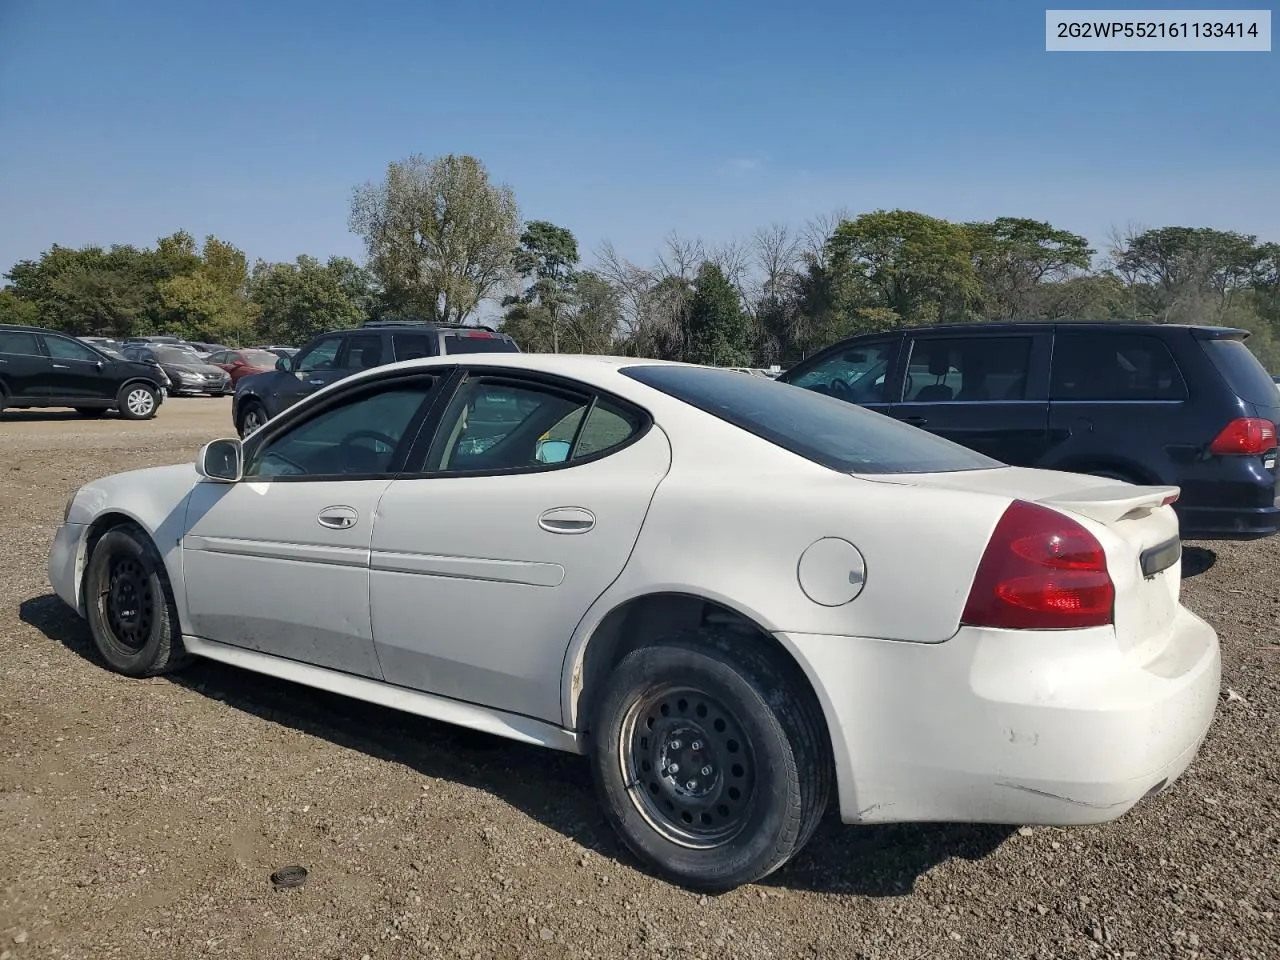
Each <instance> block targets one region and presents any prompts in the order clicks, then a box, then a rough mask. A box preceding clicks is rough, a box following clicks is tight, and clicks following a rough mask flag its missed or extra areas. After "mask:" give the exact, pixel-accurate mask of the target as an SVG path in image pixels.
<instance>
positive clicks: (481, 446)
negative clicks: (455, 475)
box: [426, 377, 590, 473]
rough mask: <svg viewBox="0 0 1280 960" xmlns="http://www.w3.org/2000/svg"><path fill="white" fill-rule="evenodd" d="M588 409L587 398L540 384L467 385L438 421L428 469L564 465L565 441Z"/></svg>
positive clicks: (483, 381)
mask: <svg viewBox="0 0 1280 960" xmlns="http://www.w3.org/2000/svg"><path fill="white" fill-rule="evenodd" d="M589 405H590V398H588V397H585V396H578V395H575V394H571V393H566V392H562V391H559V390H556V389H554V388H551V387H544V386H542V385H540V384H519V383H514V382H511V381H509V380H505V379H499V378H488V377H480V378H473V379H468V380H467V381H466V382H465V383H464V384H463V385H462V387H461V388H460V389H459V390H458V393H457V394H456V395H455V396H454V398H453V400H452V401H451V402H450V404H449V408H448V410H447V411H446V412H445V415H444V417H443V418H442V419H441V421H440V426H439V428H438V429H437V433H436V439H435V441H434V442H433V443H432V447H431V451H430V453H429V454H428V456H427V463H426V469H427V471H428V472H431V473H435V472H437V471H446V472H462V471H484V472H490V471H502V470H515V469H521V468H528V467H538V466H541V465H544V464H548V463H560V462H563V461H564V460H565V459H566V458H567V457H568V455H569V446H568V444H567V443H564V442H563V441H566V440H567V441H572V438H573V436H574V435H575V434H576V433H577V430H578V425H579V424H580V423H581V421H582V418H583V416H584V415H585V414H586V411H587V407H588V406H589ZM553 427H554V428H556V430H557V435H556V436H554V437H552V436H550V435H549V433H548V432H549V431H550V430H551V429H552V428H553ZM548 440H552V441H558V442H556V443H550V444H548V443H546V442H545V441H548Z"/></svg>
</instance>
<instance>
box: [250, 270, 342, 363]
mask: <svg viewBox="0 0 1280 960" xmlns="http://www.w3.org/2000/svg"><path fill="white" fill-rule="evenodd" d="M344 284H345V285H346V286H344ZM350 284H351V274H350V271H349V261H347V262H343V261H342V259H341V258H335V259H334V260H330V261H329V263H328V264H322V263H320V261H318V260H316V259H315V258H314V257H308V256H300V257H298V259H297V260H296V261H295V262H293V263H267V262H265V261H262V260H260V261H258V263H257V264H256V265H255V266H254V269H253V277H252V279H251V281H250V291H251V293H252V296H253V300H254V303H256V304H257V306H258V308H259V310H260V316H259V318H258V330H259V333H260V336H261V338H262V339H264V340H270V341H273V342H275V343H305V342H306V341H308V340H310V339H311V338H312V337H314V336H316V335H318V334H321V333H325V332H326V331H329V330H343V329H347V328H350V327H357V326H359V325H360V323H361V322H362V321H363V320H364V319H365V313H364V311H363V310H362V309H361V308H360V306H359V305H358V304H357V303H356V302H355V301H354V300H353V299H352V288H351V286H350Z"/></svg>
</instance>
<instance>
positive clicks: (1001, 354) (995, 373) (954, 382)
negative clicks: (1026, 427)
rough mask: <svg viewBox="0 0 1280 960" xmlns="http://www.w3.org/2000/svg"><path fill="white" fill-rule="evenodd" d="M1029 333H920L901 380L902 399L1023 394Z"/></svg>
mask: <svg viewBox="0 0 1280 960" xmlns="http://www.w3.org/2000/svg"><path fill="white" fill-rule="evenodd" d="M1030 366H1031V338H1030V337H956V338H948V339H936V340H935V339H932V338H922V339H919V340H916V341H915V342H914V343H913V344H912V347H911V359H910V361H909V362H908V364H907V374H906V377H905V379H904V380H903V389H902V399H903V400H904V401H905V402H908V403H946V402H949V401H962V402H974V401H984V400H986V401H993V400H1025V399H1026V397H1027V373H1028V371H1029V370H1030Z"/></svg>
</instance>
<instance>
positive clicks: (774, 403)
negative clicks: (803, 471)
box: [622, 365, 1003, 473]
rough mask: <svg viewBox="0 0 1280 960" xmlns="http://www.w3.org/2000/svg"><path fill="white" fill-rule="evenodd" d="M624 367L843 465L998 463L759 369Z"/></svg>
mask: <svg viewBox="0 0 1280 960" xmlns="http://www.w3.org/2000/svg"><path fill="white" fill-rule="evenodd" d="M622 372H623V373H624V374H626V375H627V376H629V377H631V378H632V379H634V380H638V381H640V382H641V383H643V384H646V385H647V386H650V387H653V388H654V389H655V390H661V391H662V392H663V393H665V394H668V395H670V396H672V397H675V398H676V399H677V400H683V401H684V402H685V403H688V404H690V405H692V406H694V407H697V408H698V409H699V410H702V411H704V412H706V413H709V414H711V415H712V416H716V417H719V418H720V419H722V420H726V421H728V422H729V423H732V424H733V425H734V426H736V427H741V428H742V429H743V430H746V431H747V432H749V433H753V434H755V435H756V436H758V437H760V438H762V439H764V440H768V441H769V442H770V443H775V444H777V445H778V446H780V447H782V448H783V449H784V450H790V451H791V452H792V453H794V454H797V455H799V456H801V457H804V458H805V459H807V460H812V461H813V462H814V463H820V464H822V465H823V466H825V467H830V468H831V469H832V470H839V471H840V472H841V473H945V472H949V471H956V470H989V469H992V468H995V467H1000V466H1003V464H1002V463H1000V462H999V461H998V460H992V459H991V458H990V457H986V456H983V455H982V454H980V453H975V452H974V451H972V450H969V449H968V448H967V447H962V446H959V445H958V444H955V443H952V442H951V441H950V440H943V439H942V438H941V437H936V436H934V435H933V434H931V433H926V432H925V431H924V430H921V429H919V428H918V427H911V426H907V425H906V424H904V423H899V422H898V421H897V420H892V419H890V418H889V417H886V416H883V415H881V414H878V413H873V412H871V411H870V410H865V409H863V408H862V407H858V406H855V405H854V404H851V403H846V402H845V401H843V400H836V399H834V398H832V397H826V396H823V395H822V394H819V393H814V392H813V391H811V390H806V389H804V388H803V387H794V386H791V385H790V384H786V383H778V382H777V381H775V380H768V379H765V378H764V377H744V376H743V375H742V374H740V373H734V372H732V371H730V370H717V369H713V368H710V367H685V366H658V365H653V366H649V365H645V366H634V367H626V368H625V369H623V370H622Z"/></svg>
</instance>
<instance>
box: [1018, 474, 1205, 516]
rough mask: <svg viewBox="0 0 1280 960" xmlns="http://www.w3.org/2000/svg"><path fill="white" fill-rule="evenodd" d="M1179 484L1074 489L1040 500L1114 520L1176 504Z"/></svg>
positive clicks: (1045, 503)
mask: <svg viewBox="0 0 1280 960" xmlns="http://www.w3.org/2000/svg"><path fill="white" fill-rule="evenodd" d="M1181 492H1182V491H1181V490H1180V489H1179V488H1178V487H1135V486H1131V485H1129V484H1116V485H1115V486H1105V487H1094V488H1093V489H1091V490H1073V491H1072V492H1071V493H1060V494H1058V495H1057V496H1054V497H1045V498H1044V499H1042V500H1038V501H1036V502H1037V503H1042V504H1044V505H1045V506H1046V507H1056V508H1058V509H1060V510H1070V511H1071V512H1072V513H1078V514H1080V515H1081V516H1084V517H1088V518H1089V519H1090V520H1096V521H1097V522H1098V523H1114V522H1115V521H1117V520H1124V519H1128V518H1130V517H1135V516H1138V515H1141V514H1143V513H1149V512H1150V511H1152V510H1155V509H1157V508H1159V507H1163V506H1165V505H1167V504H1171V503H1173V502H1174V501H1175V500H1177V499H1178V494H1180V493H1181Z"/></svg>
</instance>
